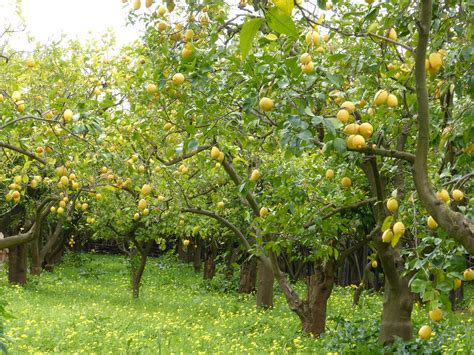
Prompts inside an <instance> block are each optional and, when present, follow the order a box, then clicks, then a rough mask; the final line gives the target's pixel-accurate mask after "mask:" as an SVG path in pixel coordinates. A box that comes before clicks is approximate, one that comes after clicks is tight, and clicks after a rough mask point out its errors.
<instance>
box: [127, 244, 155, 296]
mask: <svg viewBox="0 0 474 355" xmlns="http://www.w3.org/2000/svg"><path fill="white" fill-rule="evenodd" d="M152 245H153V241H150V242H147V243H146V245H144V244H143V245H142V246H141V247H140V248H139V251H140V253H139V254H140V261H139V263H138V265H136V267H134V260H133V258H135V257H136V252H135V253H131V254H130V257H131V258H132V297H133V298H138V296H139V295H140V284H141V280H142V276H143V272H144V271H145V266H146V261H147V259H148V254H149V253H150V249H151V246H152ZM133 254H135V255H133Z"/></svg>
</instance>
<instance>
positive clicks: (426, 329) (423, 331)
mask: <svg viewBox="0 0 474 355" xmlns="http://www.w3.org/2000/svg"><path fill="white" fill-rule="evenodd" d="M431 332H432V329H431V327H430V326H429V325H424V326H422V327H421V328H420V330H419V331H418V336H419V337H420V338H421V339H423V340H428V339H429V338H430V337H431Z"/></svg>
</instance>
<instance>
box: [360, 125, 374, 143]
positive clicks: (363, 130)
mask: <svg viewBox="0 0 474 355" xmlns="http://www.w3.org/2000/svg"><path fill="white" fill-rule="evenodd" d="M373 132H374V128H373V127H372V125H371V124H370V123H368V122H364V123H362V124H361V125H360V126H359V134H360V135H361V136H362V137H364V138H365V139H367V138H369V137H370V136H371V135H372V133H373Z"/></svg>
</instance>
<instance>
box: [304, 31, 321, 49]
mask: <svg viewBox="0 0 474 355" xmlns="http://www.w3.org/2000/svg"><path fill="white" fill-rule="evenodd" d="M305 41H306V44H307V45H308V46H315V45H317V44H319V33H318V31H316V30H313V29H312V30H309V31H308V33H306V36H305Z"/></svg>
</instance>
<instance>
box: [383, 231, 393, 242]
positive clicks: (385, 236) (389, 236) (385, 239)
mask: <svg viewBox="0 0 474 355" xmlns="http://www.w3.org/2000/svg"><path fill="white" fill-rule="evenodd" d="M392 239H393V232H392V230H391V229H387V230H386V231H385V232H383V234H382V242H384V243H390V242H391V241H392Z"/></svg>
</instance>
